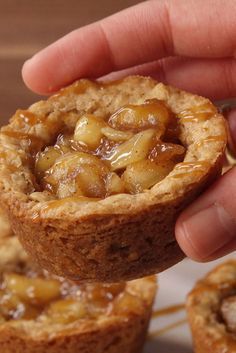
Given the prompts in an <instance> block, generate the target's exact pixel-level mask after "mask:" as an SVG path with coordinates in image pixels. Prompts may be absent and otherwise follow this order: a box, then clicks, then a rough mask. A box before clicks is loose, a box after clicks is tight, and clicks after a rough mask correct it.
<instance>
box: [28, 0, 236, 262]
mask: <svg viewBox="0 0 236 353" xmlns="http://www.w3.org/2000/svg"><path fill="white" fill-rule="evenodd" d="M235 56H236V1H235V0H227V1H224V0H198V1H196V0H150V1H146V2H143V3H140V4H139V5H136V6H134V7H131V8H129V9H126V10H124V11H122V12H119V13H117V14H115V15H113V16H110V17H108V18H105V19H103V20H101V21H99V22H96V23H93V24H91V25H88V26H86V27H83V28H79V29H77V30H75V31H73V32H71V33H69V34H67V35H66V36H65V37H63V38H61V39H59V40H58V41H57V42H55V43H53V44H52V45H50V46H49V47H47V48H45V49H44V50H42V51H41V52H39V53H37V54H36V55H35V56H33V58H31V59H30V60H28V61H27V62H26V63H25V64H24V67H23V70H22V74H23V79H24V81H25V83H26V85H27V86H28V87H29V88H31V89H32V90H33V91H35V92H37V93H41V94H50V93H52V92H54V91H57V90H58V89H59V88H60V87H63V86H65V85H66V84H69V83H70V82H73V81H74V80H76V79H79V78H81V77H91V78H101V77H103V78H104V77H105V78H106V79H107V78H119V77H122V76H124V75H129V74H143V75H150V76H152V77H155V78H156V79H158V80H160V81H162V82H164V83H168V84H171V85H173V86H177V87H179V88H182V89H185V90H188V91H191V92H194V93H197V94H200V95H203V96H206V97H209V98H210V99H212V100H218V99H224V98H230V97H234V96H236V60H235ZM58 63H60V64H58ZM228 121H229V126H230V132H231V136H232V142H231V147H232V149H233V150H235V148H234V146H235V145H236V111H231V112H230V113H229V114H228ZM175 231H176V239H177V241H178V243H179V245H180V247H181V248H182V250H183V251H184V252H185V253H186V255H187V256H189V257H190V258H192V259H194V260H197V261H209V260H213V259H216V258H218V257H221V256H223V255H226V254H227V253H230V252H231V251H233V250H235V249H236V168H233V169H231V170H230V171H229V172H228V173H226V174H225V175H224V176H222V177H221V178H220V179H219V180H218V181H217V182H215V183H214V184H213V185H212V186H211V188H210V189H208V190H207V191H206V192H205V193H204V194H202V195H201V196H200V197H199V198H198V199H197V200H196V201H195V202H194V203H193V204H192V205H190V206H189V207H188V208H187V209H186V210H184V211H183V212H182V214H181V215H180V217H179V219H178V221H177V223H176V228H175Z"/></svg>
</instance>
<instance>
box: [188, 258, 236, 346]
mask: <svg viewBox="0 0 236 353" xmlns="http://www.w3.org/2000/svg"><path fill="white" fill-rule="evenodd" d="M186 307H187V313H188V320H189V323H190V328H191V331H192V337H193V343H194V347H195V352H196V353H207V352H214V353H225V352H227V353H235V352H236V260H230V261H227V262H225V263H223V264H221V265H219V266H217V267H216V268H215V269H213V270H212V271H211V272H210V273H209V274H208V275H207V276H206V277H205V278H203V279H202V280H200V281H199V282H198V283H197V284H196V286H195V287H194V288H193V290H192V291H191V292H190V294H189V295H188V298H187V304H186Z"/></svg>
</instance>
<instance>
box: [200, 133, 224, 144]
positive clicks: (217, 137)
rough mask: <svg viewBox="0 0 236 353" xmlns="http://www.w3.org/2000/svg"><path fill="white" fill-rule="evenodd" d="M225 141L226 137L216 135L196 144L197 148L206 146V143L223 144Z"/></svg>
mask: <svg viewBox="0 0 236 353" xmlns="http://www.w3.org/2000/svg"><path fill="white" fill-rule="evenodd" d="M224 140H225V136H224V135H215V136H209V137H207V138H205V139H203V140H201V141H199V142H197V143H196V146H197V147H201V146H202V145H204V144H205V143H209V142H221V141H222V142H223V141H224Z"/></svg>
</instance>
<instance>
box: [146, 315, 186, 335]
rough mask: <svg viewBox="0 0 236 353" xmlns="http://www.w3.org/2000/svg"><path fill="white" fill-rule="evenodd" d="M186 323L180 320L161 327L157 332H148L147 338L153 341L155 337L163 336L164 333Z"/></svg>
mask: <svg viewBox="0 0 236 353" xmlns="http://www.w3.org/2000/svg"><path fill="white" fill-rule="evenodd" d="M186 323H187V319H182V320H179V321H176V322H174V323H173V324H170V325H167V326H166V327H163V328H161V329H159V330H154V331H152V332H149V334H148V338H149V339H153V338H155V337H159V336H161V335H164V334H165V333H166V332H168V331H171V330H173V329H175V328H176V327H179V326H182V325H184V324H186Z"/></svg>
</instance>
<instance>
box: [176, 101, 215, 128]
mask: <svg viewBox="0 0 236 353" xmlns="http://www.w3.org/2000/svg"><path fill="white" fill-rule="evenodd" d="M215 114H217V109H216V108H215V107H214V105H213V104H211V103H206V104H203V105H200V106H194V107H192V108H191V109H186V110H183V111H182V112H180V113H179V114H178V117H179V118H180V120H182V121H183V122H191V123H197V122H201V121H207V120H209V119H210V118H212V117H213V116H214V115H215Z"/></svg>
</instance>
